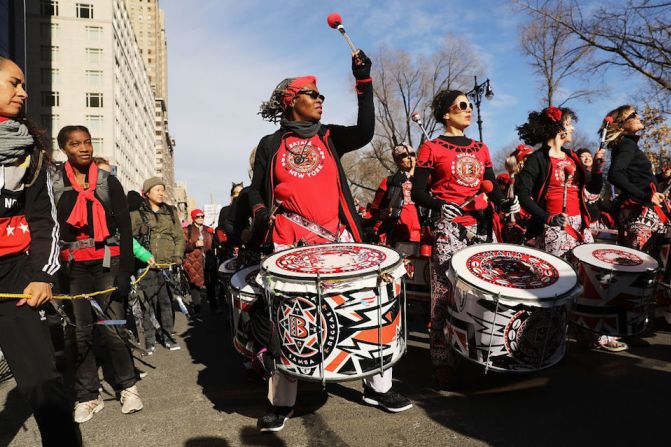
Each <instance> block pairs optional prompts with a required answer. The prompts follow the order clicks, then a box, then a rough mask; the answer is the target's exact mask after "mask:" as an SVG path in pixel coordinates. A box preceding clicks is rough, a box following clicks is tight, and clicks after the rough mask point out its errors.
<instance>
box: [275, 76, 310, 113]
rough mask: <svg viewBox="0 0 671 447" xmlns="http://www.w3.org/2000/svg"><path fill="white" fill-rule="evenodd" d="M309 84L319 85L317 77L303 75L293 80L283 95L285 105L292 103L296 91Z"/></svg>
mask: <svg viewBox="0 0 671 447" xmlns="http://www.w3.org/2000/svg"><path fill="white" fill-rule="evenodd" d="M308 84H314V85H317V78H316V77H314V76H301V77H298V78H296V79H294V80H293V81H291V83H290V84H289V86H288V87H287V89H286V90H285V91H284V95H283V96H282V102H283V103H284V105H285V106H288V105H289V104H291V100H292V99H294V96H296V93H298V92H299V91H300V90H301V89H302V88H303V87H305V86H306V85H308Z"/></svg>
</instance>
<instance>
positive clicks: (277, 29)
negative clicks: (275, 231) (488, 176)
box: [161, 0, 636, 205]
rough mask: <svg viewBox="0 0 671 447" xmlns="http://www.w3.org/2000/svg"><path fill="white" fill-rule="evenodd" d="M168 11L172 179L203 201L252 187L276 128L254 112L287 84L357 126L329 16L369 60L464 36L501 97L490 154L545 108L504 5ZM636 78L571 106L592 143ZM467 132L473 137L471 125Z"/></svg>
mask: <svg viewBox="0 0 671 447" xmlns="http://www.w3.org/2000/svg"><path fill="white" fill-rule="evenodd" d="M161 7H162V8H163V9H164V10H165V11H166V20H167V37H168V63H169V74H168V82H169V114H170V116H169V118H170V130H171V133H172V134H173V136H174V137H175V138H176V139H177V147H176V151H175V157H176V164H175V170H176V177H177V179H178V180H180V181H186V182H187V185H188V191H189V194H190V195H192V196H193V197H195V198H196V200H197V202H198V205H202V204H203V203H205V202H209V201H210V198H211V197H212V198H213V199H214V200H215V202H219V203H226V202H227V201H228V194H229V190H230V186H231V182H233V181H241V180H242V181H245V183H248V182H249V180H248V177H247V169H248V161H247V159H248V154H249V152H250V150H251V149H252V148H253V147H254V146H255V145H256V144H257V143H258V141H259V140H260V138H261V137H262V136H263V135H265V134H268V133H271V132H273V131H274V129H275V127H274V126H273V125H271V124H269V123H266V122H264V121H262V120H261V118H260V116H258V115H257V114H256V113H257V112H258V108H259V105H260V103H261V102H262V101H264V100H266V99H267V98H268V96H269V95H270V92H271V91H272V89H273V88H274V86H275V85H276V84H277V83H278V82H279V81H280V80H282V79H283V78H286V77H290V76H296V75H302V74H314V75H316V76H317V77H318V79H319V88H320V90H321V91H322V92H323V93H324V94H325V95H326V96H327V102H326V103H325V107H324V116H323V119H322V121H323V122H325V123H342V124H347V123H352V122H354V121H355V119H356V98H355V97H354V94H353V93H352V83H353V78H352V75H351V70H350V56H349V48H348V47H347V45H346V43H345V41H344V39H342V37H341V36H340V35H339V33H338V32H337V31H334V30H332V29H331V28H329V27H328V25H327V24H326V16H327V15H328V14H329V13H331V12H334V11H337V12H338V13H340V14H341V15H342V17H343V22H344V25H345V27H346V29H347V31H348V33H349V35H350V36H351V38H352V40H353V41H354V43H355V44H356V45H357V46H358V47H359V48H362V49H364V50H366V52H367V53H368V54H372V53H375V51H376V50H377V49H378V48H379V47H380V46H381V45H383V44H384V45H387V46H389V47H392V48H403V49H406V50H409V51H413V52H431V51H432V50H433V48H435V47H436V46H437V45H438V44H439V43H440V40H441V38H442V37H443V36H444V35H445V34H446V33H448V32H449V33H453V34H456V35H459V36H461V37H464V38H466V39H468V40H469V41H470V42H471V43H472V44H473V45H474V46H475V47H476V49H477V52H478V56H479V57H480V58H481V59H482V61H483V62H484V65H485V70H484V71H483V73H482V74H481V78H482V79H483V80H484V79H485V78H490V79H491V81H492V86H493V88H494V92H495V96H494V99H493V100H491V101H483V106H482V113H483V120H484V125H483V128H484V132H483V133H484V138H483V139H484V141H485V143H487V145H488V146H489V147H490V149H491V151H492V153H493V154H494V153H496V152H497V151H498V150H499V149H500V148H501V147H503V146H506V145H509V144H511V143H517V138H516V134H515V126H517V125H519V124H521V123H522V122H524V120H525V118H526V115H527V113H528V112H529V111H530V110H534V109H537V108H539V106H540V104H541V100H540V98H541V96H540V95H539V93H538V91H537V89H536V86H537V82H538V79H537V78H536V77H535V76H534V75H533V73H532V72H531V69H530V67H529V65H528V63H527V61H526V60H525V59H524V57H523V56H522V55H521V53H520V50H519V48H518V43H517V42H518V37H517V35H518V25H519V24H520V23H521V22H522V21H523V20H524V17H523V16H521V15H520V14H519V13H517V12H515V11H513V10H512V9H511V8H510V7H509V6H508V2H506V1H496V0H470V1H467V0H442V1H438V0H413V1H407V0H377V1H376V0H340V1H335V0H320V1H315V0H243V1H239V0H238V1H230V0H197V1H183V0H162V1H161ZM373 63H375V60H374V59H373ZM479 78H480V77H479ZM631 78H632V77H631V76H626V75H624V74H622V73H610V74H608V76H607V77H606V78H605V80H602V79H599V78H595V80H594V81H593V82H595V83H597V84H598V85H600V86H601V85H605V86H607V87H610V92H609V93H607V94H605V95H601V96H599V97H597V98H595V99H594V100H593V102H592V103H591V104H589V103H587V102H584V101H576V102H572V103H570V104H568V105H569V107H571V108H573V109H574V110H575V111H576V112H577V114H578V117H579V118H580V121H579V123H578V124H577V128H578V130H582V131H585V132H588V133H589V134H590V135H594V134H595V132H596V129H597V127H598V125H599V122H600V120H601V118H602V117H603V116H604V115H605V113H606V112H607V111H608V110H610V109H612V108H614V107H616V106H618V105H620V104H622V103H625V102H629V101H630V100H631V97H630V94H629V93H628V92H631V91H633V89H634V88H635V87H636V84H634V82H635V81H636V80H635V78H634V79H633V80H630V79H631ZM565 87H566V88H567V89H570V88H571V87H572V84H571V83H568V84H566V86H565ZM467 134H468V135H470V136H471V137H474V138H477V126H476V124H475V122H474V123H473V125H472V126H471V127H470V128H469V132H467ZM595 139H596V138H595Z"/></svg>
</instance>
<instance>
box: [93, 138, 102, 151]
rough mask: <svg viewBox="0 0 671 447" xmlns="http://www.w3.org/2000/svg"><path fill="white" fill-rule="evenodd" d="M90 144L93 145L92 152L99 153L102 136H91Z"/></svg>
mask: <svg viewBox="0 0 671 447" xmlns="http://www.w3.org/2000/svg"><path fill="white" fill-rule="evenodd" d="M91 145H92V146H93V152H94V153H96V154H98V155H100V154H101V153H102V151H103V139H102V138H91Z"/></svg>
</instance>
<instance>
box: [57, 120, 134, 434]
mask: <svg viewBox="0 0 671 447" xmlns="http://www.w3.org/2000/svg"><path fill="white" fill-rule="evenodd" d="M57 141H58V146H59V147H60V148H61V150H63V151H64V152H65V155H66V156H67V158H68V159H67V161H66V162H65V163H64V164H63V166H61V167H60V168H59V169H58V171H57V172H56V175H55V177H54V196H55V200H56V206H57V216H58V222H59V224H60V226H61V245H62V247H63V250H62V251H61V260H62V261H63V262H66V263H67V268H68V272H67V273H68V275H67V276H68V278H69V290H70V293H71V294H73V295H78V294H85V293H94V292H102V291H107V290H109V289H112V288H117V290H116V291H113V292H109V293H102V294H97V295H95V296H92V297H91V299H90V300H89V299H78V300H73V301H72V302H71V304H72V314H73V315H74V323H75V325H76V328H75V341H76V360H75V383H74V388H75V395H76V398H77V404H76V405H75V421H76V422H78V423H80V424H81V423H84V422H86V421H88V420H90V419H91V418H92V417H93V416H94V415H95V414H96V413H98V412H99V411H101V410H102V409H103V407H104V403H103V400H102V397H101V396H100V393H99V388H100V380H99V378H98V366H97V365H96V360H95V355H94V343H96V342H98V341H99V342H100V343H101V344H102V346H103V347H104V349H105V354H106V355H107V357H108V360H109V362H110V364H111V368H110V369H109V370H110V371H111V372H112V373H113V377H112V379H113V380H112V382H113V383H111V385H112V386H113V387H115V388H116V389H117V390H118V391H120V396H121V399H120V400H121V412H122V413H124V414H130V413H135V412H137V411H140V410H142V408H143V403H142V400H141V399H140V395H139V393H138V390H137V387H136V383H137V380H138V377H137V375H136V373H135V366H134V364H133V356H132V353H131V350H130V347H129V345H128V340H127V335H126V332H125V330H124V326H125V300H126V299H127V297H128V294H129V293H130V282H131V275H132V274H133V272H134V265H135V264H134V262H135V261H134V259H133V240H132V234H131V223H130V215H129V212H128V205H127V203H126V194H125V192H124V190H123V187H122V186H121V183H120V182H119V180H118V179H117V178H116V177H115V176H113V175H110V174H109V173H108V172H107V171H105V170H102V169H99V168H98V166H97V164H96V163H94V162H93V146H92V144H91V134H90V132H89V130H88V129H87V128H86V127H84V126H65V127H63V128H62V129H61V130H60V132H58V137H57ZM94 329H95V330H97V331H98V335H99V337H98V338H94ZM94 340H95V341H94Z"/></svg>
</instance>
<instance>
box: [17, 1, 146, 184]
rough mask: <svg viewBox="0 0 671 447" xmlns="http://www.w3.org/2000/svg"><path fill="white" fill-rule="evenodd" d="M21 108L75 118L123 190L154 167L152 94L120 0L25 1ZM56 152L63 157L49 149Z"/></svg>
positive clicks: (61, 121) (54, 119)
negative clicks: (24, 84)
mask: <svg viewBox="0 0 671 447" xmlns="http://www.w3.org/2000/svg"><path fill="white" fill-rule="evenodd" d="M26 9H27V11H26V19H27V20H26V21H27V36H28V42H27V55H28V56H27V60H28V64H27V67H28V70H27V73H28V80H29V81H28V92H29V97H28V115H29V116H30V117H31V118H33V119H34V120H36V121H38V122H41V124H42V126H43V127H44V128H46V129H48V130H50V132H51V135H52V137H53V139H54V147H57V145H56V144H55V143H56V142H55V138H56V135H57V134H58V131H59V129H60V128H61V127H63V126H65V125H71V124H83V125H85V126H87V127H88V128H89V130H90V131H91V136H92V139H93V146H94V149H95V154H96V155H97V156H101V157H104V158H107V159H108V160H109V161H110V164H111V165H112V167H113V170H114V172H115V173H116V175H117V177H118V178H119V180H120V181H121V183H122V184H123V186H124V188H125V189H126V190H129V189H134V190H140V189H141V187H142V182H143V181H144V180H145V179H147V178H149V177H151V176H153V175H154V174H155V170H156V154H155V148H154V146H155V141H154V140H155V134H156V130H155V127H156V124H155V119H154V116H155V97H154V94H153V92H152V89H151V86H150V83H149V78H148V75H147V71H146V70H145V65H144V61H143V60H142V55H141V54H140V48H139V46H138V43H137V41H136V38H135V32H134V29H133V26H132V24H131V20H130V17H129V14H128V10H127V8H126V2H125V1H124V0H29V1H28V2H27V3H26ZM55 154H56V155H57V159H60V160H63V159H64V158H65V157H64V155H63V154H62V153H60V151H58V150H56V151H55Z"/></svg>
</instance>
